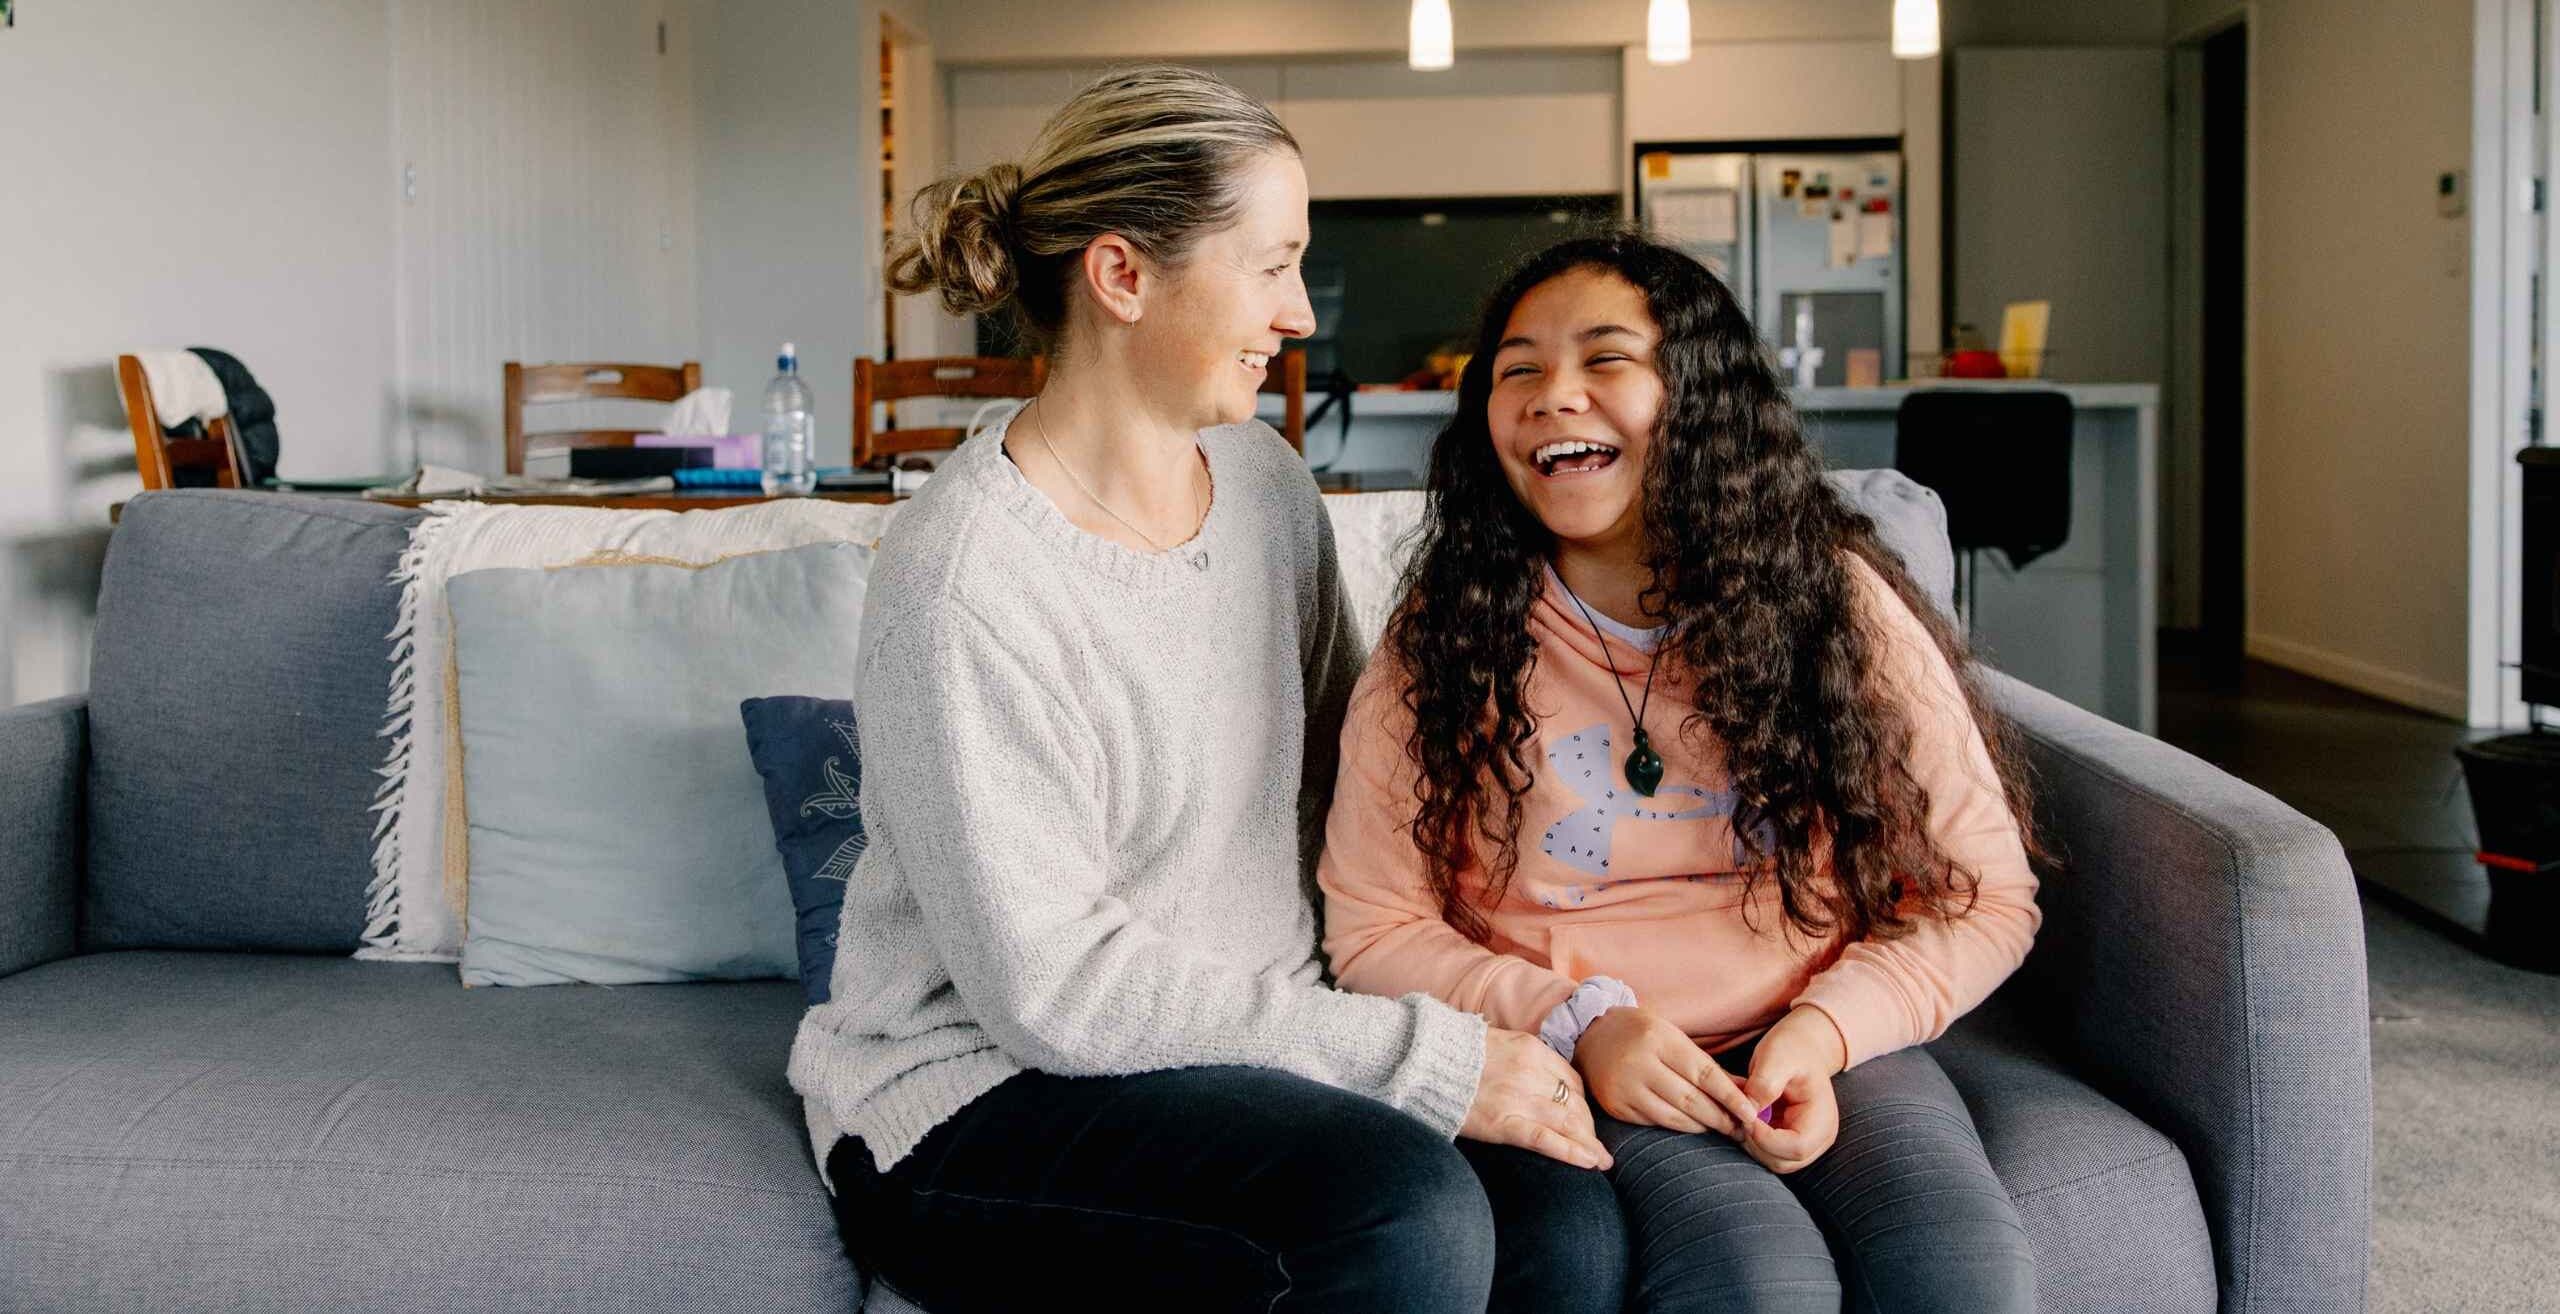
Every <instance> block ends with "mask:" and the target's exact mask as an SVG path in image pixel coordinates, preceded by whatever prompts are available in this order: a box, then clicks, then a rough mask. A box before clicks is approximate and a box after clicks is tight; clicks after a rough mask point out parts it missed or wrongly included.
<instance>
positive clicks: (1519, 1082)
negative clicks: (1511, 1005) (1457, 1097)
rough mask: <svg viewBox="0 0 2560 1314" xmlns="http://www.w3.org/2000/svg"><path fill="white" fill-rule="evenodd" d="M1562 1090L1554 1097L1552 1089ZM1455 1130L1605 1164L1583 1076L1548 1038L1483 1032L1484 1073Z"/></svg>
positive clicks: (1581, 1164) (1579, 1163) (1577, 1161)
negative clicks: (1463, 1121)
mask: <svg viewBox="0 0 2560 1314" xmlns="http://www.w3.org/2000/svg"><path fill="white" fill-rule="evenodd" d="M1559 1092H1561V1093H1562V1094H1563V1096H1564V1098H1563V1099H1561V1100H1559V1099H1557V1098H1556V1096H1557V1094H1558V1093H1559ZM1458 1134H1459V1135H1460V1136H1463V1137H1465V1138H1467V1139H1468V1140H1471V1141H1488V1142H1491V1143H1493V1144H1495V1145H1516V1146H1519V1147H1520V1148H1521V1149H1524V1150H1535V1151H1537V1152H1538V1153H1540V1154H1543V1155H1545V1156H1547V1157H1548V1158H1550V1159H1554V1160H1557V1161H1559V1162H1562V1163H1569V1164H1572V1165H1573V1166H1574V1167H1576V1168H1607V1167H1608V1166H1609V1162H1610V1161H1609V1151H1608V1150H1607V1149H1605V1148H1603V1147H1602V1146H1601V1144H1600V1133H1599V1132H1598V1131H1596V1130H1594V1129H1593V1128H1592V1125H1591V1105H1590V1104H1589V1103H1588V1102H1586V1101H1585V1100H1584V1099H1583V1098H1582V1078H1581V1077H1580V1076H1579V1075H1577V1074H1576V1073H1575V1072H1574V1070H1573V1065H1572V1064H1570V1063H1567V1062H1565V1061H1564V1058H1563V1056H1561V1055H1559V1054H1557V1053H1556V1052H1555V1051H1554V1050H1552V1049H1549V1048H1547V1042H1545V1041H1543V1040H1540V1039H1538V1038H1537V1037H1536V1036H1533V1035H1530V1034H1529V1033H1527V1032H1525V1031H1505V1030H1503V1029H1502V1028H1500V1027H1495V1028H1493V1029H1491V1030H1489V1031H1487V1032H1486V1033H1485V1037H1484V1075H1483V1076H1481V1077H1478V1078H1477V1079H1476V1098H1475V1102H1474V1103H1472V1104H1470V1105H1468V1106H1467V1121H1466V1125H1464V1126H1462V1127H1460V1128H1459V1129H1458Z"/></svg>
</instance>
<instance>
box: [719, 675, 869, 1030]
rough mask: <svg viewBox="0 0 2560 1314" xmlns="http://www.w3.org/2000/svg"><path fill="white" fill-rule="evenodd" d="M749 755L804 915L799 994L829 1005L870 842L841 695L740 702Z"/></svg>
mask: <svg viewBox="0 0 2560 1314" xmlns="http://www.w3.org/2000/svg"><path fill="white" fill-rule="evenodd" d="M738 715H739V716H740V717H742V718H744V719H745V721H746V723H747V754H748V756H750V757H752V758H754V759H755V763H756V774H757V775H760V776H762V777H764V802H765V810H766V811H767V812H769V813H771V814H772V816H773V846H774V847H775V848H776V849H779V850H781V852H782V871H783V875H784V876H786V877H788V878H789V880H790V882H791V906H792V907H793V908H795V909H798V910H799V914H800V992H801V994H802V995H804V996H806V997H807V999H808V1001H809V1002H810V1003H811V1004H823V1003H825V1002H827V979H828V977H830V976H832V975H833V974H834V972H835V968H836V922H837V919H838V917H839V915H840V914H841V912H842V909H843V907H844V883H845V878H846V877H848V876H851V875H852V874H853V863H854V860H855V859H857V858H859V857H861V856H862V850H863V847H864V846H865V844H867V843H868V842H869V841H868V840H867V838H866V837H865V836H864V834H863V831H862V746H861V744H860V743H858V742H857V741H856V740H855V738H854V732H853V704H852V703H850V702H847V701H846V700H844V699H842V698H797V697H791V698H750V699H748V700H746V701H745V702H743V703H740V704H738Z"/></svg>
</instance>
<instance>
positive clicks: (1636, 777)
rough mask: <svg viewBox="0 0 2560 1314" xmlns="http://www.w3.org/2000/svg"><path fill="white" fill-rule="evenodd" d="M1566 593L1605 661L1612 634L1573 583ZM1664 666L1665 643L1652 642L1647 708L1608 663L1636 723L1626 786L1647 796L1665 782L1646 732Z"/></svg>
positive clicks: (1646, 675) (1646, 677)
mask: <svg viewBox="0 0 2560 1314" xmlns="http://www.w3.org/2000/svg"><path fill="white" fill-rule="evenodd" d="M1556 580H1557V582H1559V583H1562V582H1563V580H1564V575H1563V574H1562V573H1561V572H1559V573H1558V574H1557V575H1556ZM1564 595H1565V596H1566V597H1568V598H1571V599H1573V605H1574V606H1575V607H1576V608H1578V609H1580V611H1581V612H1582V619H1583V620H1585V621H1588V622H1590V625H1591V637H1592V638H1595V639H1598V640H1599V641H1600V652H1601V655H1602V658H1603V659H1604V660H1605V659H1606V658H1607V655H1608V651H1609V637H1608V636H1607V635H1605V634H1603V633H1601V631H1600V622H1599V621H1597V620H1594V619H1593V618H1592V615H1591V608H1590V607H1588V606H1585V605H1584V604H1583V601H1582V595H1581V594H1579V593H1576V592H1574V591H1573V586H1572V585H1569V584H1568V585H1566V586H1565V590H1564ZM1661 666H1662V645H1661V644H1659V643H1657V644H1655V645H1653V659H1652V661H1650V662H1649V663H1647V664H1646V666H1645V668H1644V707H1643V708H1642V709H1639V708H1638V707H1637V706H1636V703H1635V700H1633V699H1631V698H1629V697H1627V682H1626V681H1625V680H1624V679H1622V678H1620V677H1619V675H1618V667H1617V664H1616V663H1614V662H1612V663H1610V665H1609V679H1610V682H1611V683H1614V684H1616V685H1617V686H1618V701H1619V702H1622V703H1625V704H1626V705H1627V715H1628V716H1629V717H1631V718H1633V719H1634V721H1635V723H1636V744H1635V747H1634V748H1633V749H1632V750H1630V751H1629V752H1628V753H1627V762H1626V767H1627V787H1628V788H1629V789H1632V790H1634V791H1635V792H1637V793H1639V794H1642V795H1644V796H1645V797H1646V798H1651V797H1653V791H1654V790H1656V789H1658V788H1660V787H1661V785H1662V754H1660V753H1657V752H1655V751H1653V741H1652V740H1651V739H1650V738H1648V737H1647V736H1646V735H1645V732H1644V714H1645V712H1646V711H1649V710H1651V709H1652V707H1653V673H1654V672H1655V671H1656V670H1659V669H1661Z"/></svg>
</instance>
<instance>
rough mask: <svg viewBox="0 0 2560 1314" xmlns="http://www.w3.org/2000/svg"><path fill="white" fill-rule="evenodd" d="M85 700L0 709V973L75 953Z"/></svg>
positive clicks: (86, 719) (86, 750)
mask: <svg viewBox="0 0 2560 1314" xmlns="http://www.w3.org/2000/svg"><path fill="white" fill-rule="evenodd" d="M88 757H89V702H88V700H87V699H86V698H57V699H55V700H53V701H51V702H44V703H30V704H28V705H26V706H24V707H12V708H9V709H6V710H0V976H7V975H8V974H10V973H12V972H22V971H25V970H26V969H28V968H30V967H34V966H36V965H37V964H39V963H49V962H52V961H53V960H54V959H57V958H67V957H69V956H71V954H72V953H73V952H75V951H76V949H77V948H78V944H77V936H78V931H79V907H80V827H81V805H82V796H83V795H84V794H85V792H86V788H85V784H84V782H85V781H86V779H87V776H88Z"/></svg>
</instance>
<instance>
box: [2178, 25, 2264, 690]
mask: <svg viewBox="0 0 2560 1314" xmlns="http://www.w3.org/2000/svg"><path fill="white" fill-rule="evenodd" d="M2169 77H2170V85H2169V119H2170V124H2169V153H2170V162H2169V179H2170V181H2169V186H2170V204H2169V215H2170V219H2169V229H2170V248H2171V249H2170V256H2169V266H2170V296H2169V321H2170V322H2169V335H2168V336H2169V362H2168V363H2169V370H2168V380H2169V386H2168V390H2167V395H2166V396H2165V397H2164V398H2163V399H2162V401H2163V408H2162V409H2163V412H2164V419H2165V424H2164V426H2163V427H2164V430H2165V432H2164V434H2163V439H2164V441H2163V445H2162V451H2161V471H2160V474H2161V514H2160V524H2161V570H2162V579H2161V582H2160V602H2161V608H2160V611H2161V627H2162V629H2163V631H2164V633H2163V634H2162V636H2161V638H2162V653H2163V655H2164V656H2168V657H2172V658H2183V659H2184V660H2185V661H2186V662H2188V663H2191V664H2192V665H2193V666H2194V668H2195V669H2196V670H2197V672H2198V673H2199V674H2201V675H2202V676H2203V677H2204V678H2205V679H2206V680H2207V681H2208V682H2209V683H2211V684H2212V685H2213V686H2215V687H2219V688H2228V687H2232V686H2233V685H2235V684H2236V683H2237V682H2238V681H2239V679H2240V676H2241V672H2242V669H2243V666H2244V664H2245V654H2246V650H2247V635H2248V573H2247V541H2246V530H2247V485H2246V478H2247V470H2248V435H2247V403H2246V398H2247V395H2248V388H2247V363H2248V361H2247V346H2246V343H2247V341H2248V322H2247V288H2248V247H2247V231H2248V158H2249V29H2248V25H2247V23H2246V21H2245V19H2244V18H2242V17H2240V16H2239V15H2234V18H2233V21H2231V22H2229V23H2226V24H2224V25H2222V26H2219V27H2215V28H2210V29H2207V30H2204V31H2201V32H2198V33H2196V34H2194V35H2192V36H2190V37H2188V38H2186V39H2185V40H2182V41H2180V42H2179V43H2177V44H2176V45H2175V46H2173V47H2172V48H2171V50H2170V65H2169Z"/></svg>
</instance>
